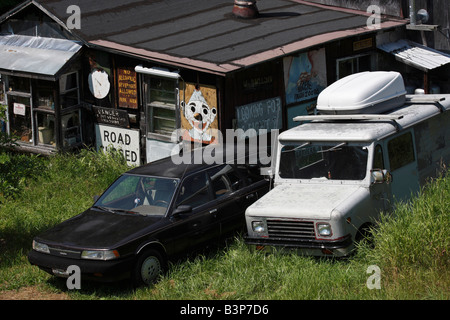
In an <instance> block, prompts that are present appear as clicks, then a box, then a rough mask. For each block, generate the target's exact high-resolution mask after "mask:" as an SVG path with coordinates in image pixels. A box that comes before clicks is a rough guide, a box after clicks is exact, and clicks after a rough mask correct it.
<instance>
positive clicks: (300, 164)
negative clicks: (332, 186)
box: [279, 143, 368, 180]
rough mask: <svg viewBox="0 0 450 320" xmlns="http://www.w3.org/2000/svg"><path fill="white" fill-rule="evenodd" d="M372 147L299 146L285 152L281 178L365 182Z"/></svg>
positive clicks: (280, 171) (285, 147)
mask: <svg viewBox="0 0 450 320" xmlns="http://www.w3.org/2000/svg"><path fill="white" fill-rule="evenodd" d="M367 157H368V148H367V147H365V146H355V145H348V144H347V143H298V144H289V145H285V146H283V147H282V149H281V155H280V168H279V175H280V177H281V178H286V179H290V178H292V179H314V178H322V179H328V180H363V179H364V177H365V176H366V169H367Z"/></svg>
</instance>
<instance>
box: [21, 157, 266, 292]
mask: <svg viewBox="0 0 450 320" xmlns="http://www.w3.org/2000/svg"><path fill="white" fill-rule="evenodd" d="M268 190H269V183H268V182H267V181H266V180H265V179H264V177H263V176H261V175H260V167H259V166H258V165H253V164H248V161H247V164H240V163H239V162H237V163H236V161H233V163H223V164H215V165H208V164H180V165H175V164H174V163H173V162H172V161H171V158H166V159H163V160H160V161H156V162H152V163H150V164H147V165H144V166H141V167H138V168H134V169H132V170H130V171H128V172H127V173H125V174H123V175H121V176H120V177H119V178H118V179H117V180H116V181H115V182H114V183H113V184H112V185H111V186H110V187H109V188H108V189H107V190H106V191H105V192H104V193H103V195H102V196H100V197H99V198H98V200H97V201H96V202H95V203H94V205H93V206H92V207H91V208H89V209H88V210H86V211H85V212H83V213H81V214H79V215H77V216H75V217H73V218H71V219H69V220H66V221H64V222H62V223H60V224H58V225H56V226H55V227H53V228H51V229H50V230H48V231H46V232H44V233H43V234H41V235H39V236H37V237H35V238H34V240H33V250H31V251H30V253H29V254H28V260H29V262H30V263H31V264H32V265H36V266H38V267H39V268H41V269H42V270H45V271H47V272H48V273H50V274H52V275H55V276H66V277H67V276H69V274H68V273H67V268H68V267H69V266H71V265H76V266H78V267H79V268H80V270H81V277H82V278H84V279H88V278H89V279H92V278H93V279H97V280H102V281H113V280H119V279H123V278H126V277H128V278H130V277H131V279H132V280H133V281H134V283H135V284H136V285H142V284H151V283H153V282H155V281H156V279H157V278H158V276H159V275H160V274H161V272H162V271H163V270H164V268H165V267H166V266H167V261H168V260H169V259H171V258H173V257H177V256H180V255H184V254H185V253H187V252H189V251H192V250H194V249H198V248H202V247H205V246H206V245H208V244H210V243H213V242H216V241H218V240H221V239H224V238H227V237H229V236H230V235H232V234H234V233H236V231H238V230H244V228H245V217H244V214H245V209H246V208H247V207H248V206H249V205H250V204H252V203H253V202H255V201H256V200H257V199H258V198H259V197H261V196H262V195H263V194H265V193H266V192H267V191H268Z"/></svg>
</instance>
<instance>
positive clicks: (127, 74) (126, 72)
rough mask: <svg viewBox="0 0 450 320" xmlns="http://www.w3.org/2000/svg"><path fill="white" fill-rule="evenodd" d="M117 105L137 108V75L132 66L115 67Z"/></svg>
mask: <svg viewBox="0 0 450 320" xmlns="http://www.w3.org/2000/svg"><path fill="white" fill-rule="evenodd" d="M117 87H118V96H119V107H121V108H130V109H137V108H138V102H137V77H136V71H134V69H133V68H118V69H117Z"/></svg>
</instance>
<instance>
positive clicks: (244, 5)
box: [233, 0, 259, 19]
mask: <svg viewBox="0 0 450 320" xmlns="http://www.w3.org/2000/svg"><path fill="white" fill-rule="evenodd" d="M233 14H234V16H235V17H237V18H242V19H253V18H256V17H257V16H258V15H259V11H258V8H257V7H256V0H250V1H241V0H234V6H233Z"/></svg>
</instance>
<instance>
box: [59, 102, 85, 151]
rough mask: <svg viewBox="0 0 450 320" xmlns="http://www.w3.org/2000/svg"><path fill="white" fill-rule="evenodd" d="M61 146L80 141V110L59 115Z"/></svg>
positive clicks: (68, 145) (71, 144)
mask: <svg viewBox="0 0 450 320" xmlns="http://www.w3.org/2000/svg"><path fill="white" fill-rule="evenodd" d="M61 125H62V135H63V146H64V147H70V146H73V145H75V144H77V143H80V142H81V122H80V110H76V111H73V112H70V113H66V114H63V115H62V116H61Z"/></svg>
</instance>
